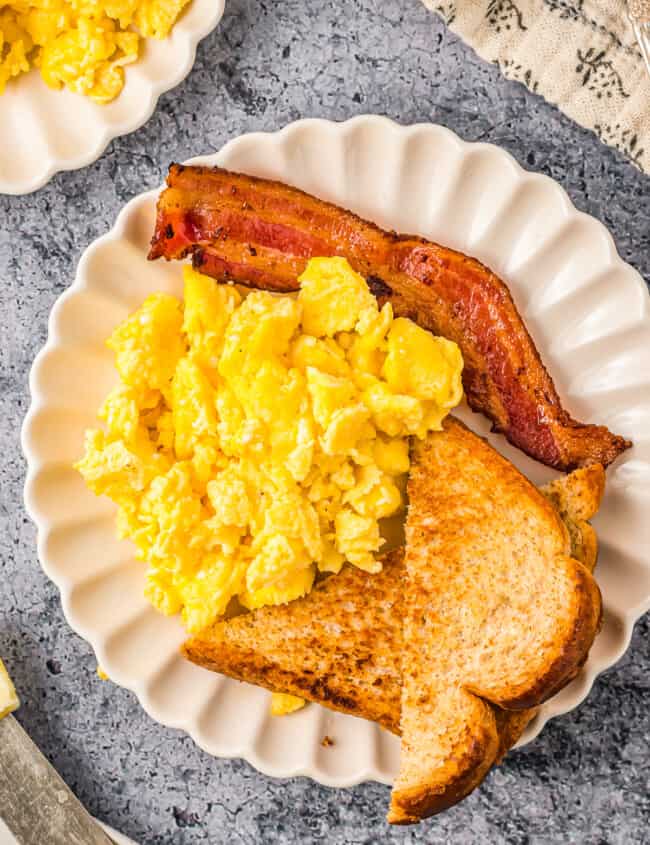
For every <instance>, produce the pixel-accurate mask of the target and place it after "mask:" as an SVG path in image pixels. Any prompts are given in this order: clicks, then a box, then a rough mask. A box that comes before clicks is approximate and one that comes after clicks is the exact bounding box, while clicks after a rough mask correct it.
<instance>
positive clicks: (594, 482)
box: [184, 421, 604, 824]
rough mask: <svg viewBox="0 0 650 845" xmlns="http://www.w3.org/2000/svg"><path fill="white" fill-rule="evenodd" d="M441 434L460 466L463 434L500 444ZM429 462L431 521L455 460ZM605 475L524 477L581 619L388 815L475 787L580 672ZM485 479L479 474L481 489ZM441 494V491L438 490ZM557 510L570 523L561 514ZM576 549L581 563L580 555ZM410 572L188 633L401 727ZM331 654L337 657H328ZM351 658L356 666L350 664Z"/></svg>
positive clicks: (245, 668) (210, 660)
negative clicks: (546, 480)
mask: <svg viewBox="0 0 650 845" xmlns="http://www.w3.org/2000/svg"><path fill="white" fill-rule="evenodd" d="M435 436H436V437H442V438H446V439H448V440H451V441H452V443H451V447H450V451H451V452H453V453H454V454H455V455H456V458H458V461H459V462H457V463H455V464H452V465H451V466H450V467H449V471H453V469H454V467H455V469H456V470H458V467H459V466H461V465H462V462H460V461H461V460H462V459H461V449H460V445H459V444H460V443H461V442H465V441H464V440H463V438H468V442H469V444H470V446H471V450H476V449H478V450H479V452H480V454H481V455H483V454H484V450H485V449H489V447H487V446H486V445H485V444H483V442H482V441H480V440H479V438H477V437H476V436H475V435H473V434H471V432H468V431H467V430H466V429H464V428H463V427H461V426H460V424H459V423H454V422H453V421H450V423H449V425H448V427H447V428H446V431H445V434H441V435H435ZM476 441H478V443H479V444H481V445H477V442H476ZM489 452H490V453H491V452H492V450H489ZM430 457H431V456H427V455H423V456H420V457H418V458H417V462H418V464H419V465H420V466H421V469H422V473H423V476H424V482H423V483H424V484H425V490H424V491H421V492H422V495H423V496H425V499H426V502H427V503H428V504H426V506H424V507H423V506H422V503H421V502H420V504H417V505H414V501H413V498H414V497H412V503H411V507H412V508H415V511H417V509H419V510H420V511H422V514H421V516H422V518H423V519H424V520H426V519H427V518H428V517H429V516H430V515H431V508H430V506H429V505H430V504H431V503H430V501H429V499H428V498H426V497H427V496H429V494H430V493H431V490H430V489H429V488H430V487H431V485H432V484H434V485H435V484H437V483H442V484H444V483H445V480H444V473H442V474H441V473H440V472H439V462H440V461H444V456H439V457H438V459H437V461H436V462H433V463H430V462H429V461H430ZM489 457H490V459H491V457H492V456H491V455H490V456H489ZM500 461H503V459H501V458H499V459H498V460H497V462H496V466H497V468H499V466H500ZM504 463H506V464H507V462H504ZM506 470H507V472H506V473H505V474H504V475H503V476H502V478H507V479H509V481H510V482H511V483H514V484H516V485H520V484H521V483H522V477H521V476H520V475H519V473H517V471H516V470H514V474H511V473H510V467H509V465H507V466H506ZM414 474H416V470H415V469H414ZM603 480H604V472H603V469H602V467H599V466H593V467H589V468H586V469H584V470H578V471H576V472H574V473H573V474H572V475H570V476H568V477H566V478H560V479H558V480H557V481H555V482H552V484H551V485H547V487H546V488H543V490H542V492H543V493H544V495H545V496H546V499H543V498H542V497H541V496H540V495H539V493H538V492H537V491H536V490H535V489H534V488H532V485H528V482H526V481H525V479H523V481H524V482H525V487H524V492H525V496H527V497H532V501H533V503H534V507H533V510H534V512H535V513H537V514H543V515H544V517H543V519H544V525H545V526H547V527H548V526H550V531H551V533H553V534H554V535H555V536H556V540H557V542H559V543H560V545H561V546H562V551H561V553H560V554H559V555H558V556H557V560H554V561H553V563H552V565H553V566H554V567H559V568H560V570H561V571H564V572H566V573H567V575H568V577H570V578H571V579H573V589H572V591H571V592H570V594H569V598H568V599H567V601H566V604H567V608H568V613H569V614H570V621H571V623H572V624H571V625H568V626H567V627H566V628H565V630H564V634H563V640H562V648H559V649H557V650H556V652H555V654H554V656H553V659H552V660H550V661H549V662H548V663H547V664H545V665H544V667H543V671H540V673H539V675H537V676H536V677H535V678H534V679H533V680H534V683H528V686H527V687H526V688H525V689H522V688H521V687H520V686H519V687H516V688H515V687H513V688H512V689H507V690H505V691H503V690H502V691H501V693H502V694H501V696H500V697H499V699H498V704H500V705H501V706H498V705H497V704H496V703H494V702H493V701H483V700H482V701H481V702H479V703H480V705H481V707H482V708H483V711H482V712H483V716H481V718H480V719H476V720H475V721H474V722H473V723H472V725H471V730H470V731H469V736H470V739H469V740H468V742H467V747H465V748H462V749H459V750H458V755H457V757H458V760H460V761H461V765H460V766H459V767H457V768H454V769H453V770H451V769H442V770H441V771H439V772H438V774H436V775H435V776H433V777H431V776H425V778H424V779H423V780H422V779H421V780H418V781H417V782H416V783H414V784H413V785H409V786H408V787H406V788H402V789H400V790H398V791H396V797H395V799H394V803H393V807H392V809H391V813H390V816H389V819H390V821H391V822H393V823H396V824H406V823H409V822H413V821H417V820H419V819H420V818H423V817H424V816H426V815H430V814H432V813H433V812H439V811H440V810H442V809H444V808H446V807H447V806H450V805H451V804H453V803H456V801H458V800H460V799H461V798H462V797H463V796H464V795H466V794H467V793H468V792H470V791H471V790H472V789H473V788H474V787H475V786H477V785H478V784H479V783H480V781H481V780H482V779H483V777H484V776H485V774H486V772H487V771H488V770H489V768H490V766H491V765H492V764H493V763H496V762H498V761H499V760H500V759H501V758H502V757H503V755H504V754H505V753H506V751H507V750H508V749H509V748H510V747H512V745H514V743H515V742H516V741H517V740H518V739H519V737H520V736H521V733H522V732H523V730H524V728H525V726H526V724H527V723H528V721H529V720H530V718H532V717H533V716H534V714H535V709H534V707H533V708H532V709H519V708H522V707H528V706H529V705H535V704H537V703H539V702H541V701H542V700H544V699H545V698H547V697H548V696H549V695H551V694H553V693H554V692H556V691H557V690H558V689H559V688H560V687H561V686H563V685H564V684H565V683H567V682H568V681H569V680H570V679H571V677H573V675H575V673H576V672H577V671H578V669H579V666H580V665H581V663H582V662H583V660H584V659H585V657H586V653H587V650H588V647H589V644H590V642H591V640H592V639H593V634H594V631H595V630H596V628H597V626H598V612H599V607H600V604H599V594H598V590H597V587H596V585H595V582H594V581H593V579H592V578H591V576H590V575H589V572H588V571H587V570H588V569H589V568H590V567H591V566H593V563H594V562H595V543H594V544H593V547H592V545H591V544H590V543H589V542H585V537H587V538H588V537H590V536H591V535H592V534H593V529H591V526H590V525H589V524H588V523H587V522H586V519H588V518H589V517H591V516H593V514H594V513H595V511H596V510H597V508H598V505H599V503H600V498H601V496H602V489H603ZM454 483H458V479H456V481H455V482H454ZM475 483H476V479H475V478H474V477H472V484H475ZM531 489H532V493H531ZM432 495H434V496H435V491H434V492H433V494H432ZM529 500H530V499H529ZM558 511H559V513H560V516H561V517H562V520H561V521H560V520H558V519H557V514H558ZM414 515H415V516H417V512H416V513H415V514H414ZM565 526H566V527H565ZM423 542H424V541H423ZM420 545H422V543H420ZM424 547H425V548H426V542H424ZM569 551H570V552H571V554H572V555H573V557H575V558H579V559H580V561H582V563H581V562H578V561H576V560H572V559H571V558H569V557H568V556H567V553H568V552H569ZM404 577H405V565H404V561H403V553H402V550H396V551H394V552H392V553H391V554H390V555H388V556H386V558H385V563H384V569H383V571H382V572H381V573H379V574H377V575H368V574H367V573H365V572H361V571H360V570H358V569H355V568H354V567H350V566H346V567H344V569H343V571H342V572H341V573H340V574H339V575H337V576H335V577H330V578H327V579H326V580H325V581H323V582H321V583H319V584H317V585H316V587H315V588H314V590H313V591H312V592H311V593H310V594H309V595H308V596H306V597H305V598H303V599H300V600H297V601H295V602H292V603H290V604H289V605H285V606H281V607H274V608H262V609H260V610H258V611H255V612H253V613H250V614H245V615H243V616H240V617H237V618H235V619H232V620H229V621H228V622H222V623H218V624H217V625H215V626H214V627H213V628H211V629H208V630H207V631H205V632H203V633H202V634H200V635H198V636H196V637H194V638H193V639H191V640H188V642H187V643H186V644H185V646H184V653H185V655H186V656H187V657H188V658H189V659H190V660H193V661H194V662H196V663H198V664H199V665H202V666H206V667H207V668H210V669H213V670H215V671H221V672H224V673H226V674H228V675H231V676H233V677H235V678H238V679H240V680H243V681H248V682H252V683H258V684H260V685H261V686H264V687H266V688H268V689H270V690H272V691H278V692H289V693H293V694H295V695H302V696H303V697H305V698H307V699H308V700H311V701H316V702H319V703H321V704H323V705H325V706H326V707H330V708H332V709H335V710H342V711H344V712H347V713H351V714H353V715H356V716H362V717H364V718H369V719H372V720H374V721H377V722H379V723H380V724H382V725H383V726H384V727H386V728H387V729H388V730H390V731H392V732H394V733H396V734H399V733H400V718H401V703H400V694H401V685H402V670H401V667H400V665H399V662H398V660H399V655H400V654H401V652H402V641H403V640H402V617H403V615H404V606H403V601H404V595H403V594H404V583H403V579H404ZM287 631H289V632H298V634H297V639H296V640H295V644H294V640H293V639H291V640H290V641H287V640H286V633H285V632H287ZM319 650H320V651H319ZM374 652H379V655H377V654H374ZM328 653H329V654H330V655H331V660H329V659H328V660H326V661H325V663H321V662H319V661H320V660H321V658H322V656H323V654H325V655H327V654H328ZM315 655H316V656H317V658H318V659H317V660H316V659H315ZM341 656H343V660H348V662H346V663H341V662H340V661H339V657H341ZM346 673H347V674H346ZM350 673H351V675H350ZM465 688H469V685H467V684H466V685H465ZM475 692H484V691H481V690H478V689H477V690H475ZM492 698H494V696H492ZM475 700H477V701H478V699H475ZM504 707H508V708H515V709H511V710H506V709H504ZM485 713H488V714H489V715H487V716H486V715H485ZM495 737H496V739H495ZM425 775H426V772H425ZM441 777H442V780H441Z"/></svg>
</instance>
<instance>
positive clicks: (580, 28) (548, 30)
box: [424, 0, 650, 173]
mask: <svg viewBox="0 0 650 845" xmlns="http://www.w3.org/2000/svg"><path fill="white" fill-rule="evenodd" d="M637 2H639V0H637ZM641 2H650V0H641ZM424 3H425V5H426V6H428V7H429V8H430V9H432V10H433V11H434V12H437V14H439V15H440V16H441V17H442V18H443V19H444V20H445V22H446V23H447V24H448V26H449V27H450V28H451V29H452V30H453V31H454V32H456V33H457V34H458V35H459V36H460V37H461V38H463V39H464V40H465V41H467V43H468V44H470V45H471V46H472V47H473V48H474V49H475V50H476V52H477V53H478V54H479V55H480V56H481V57H482V58H484V59H487V60H488V61H491V62H494V63H496V64H497V65H498V66H499V68H500V69H501V71H502V72H503V73H504V74H505V76H507V77H508V78H509V79H514V80H517V81H518V82H523V83H524V85H526V86H527V87H528V88H530V90H531V91H534V92H535V93H537V94H541V95H542V96H543V97H545V98H546V99H547V100H548V101H549V102H551V103H555V104H556V105H557V106H559V108H561V109H562V111H564V112H565V113H566V114H568V115H569V117H571V118H573V120H575V121H577V122H578V123H580V124H582V125H583V126H586V127H587V128H588V129H592V130H593V131H594V132H595V133H596V134H597V135H598V137H599V138H600V139H601V140H602V141H604V142H605V143H606V144H610V145H612V146H614V147H616V148H617V149H619V150H621V151H622V152H623V153H625V155H627V156H628V157H629V158H630V159H632V161H633V162H634V163H635V164H636V165H637V166H638V167H640V168H641V169H642V170H645V171H646V172H647V173H650V77H648V73H647V71H646V67H645V64H644V61H643V58H642V56H641V52H640V50H639V48H638V45H637V43H636V40H635V37H634V33H633V31H632V27H631V25H630V22H629V20H628V17H627V9H626V3H625V0H424Z"/></svg>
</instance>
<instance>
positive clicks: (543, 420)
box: [148, 164, 631, 472]
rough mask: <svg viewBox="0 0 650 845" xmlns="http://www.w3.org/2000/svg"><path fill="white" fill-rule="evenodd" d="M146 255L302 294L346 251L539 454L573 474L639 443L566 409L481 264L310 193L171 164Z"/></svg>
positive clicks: (521, 443)
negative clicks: (443, 343)
mask: <svg viewBox="0 0 650 845" xmlns="http://www.w3.org/2000/svg"><path fill="white" fill-rule="evenodd" d="M167 186H168V187H167V188H166V189H165V190H164V191H163V192H162V193H161V195H160V197H159V199H158V205H157V218H156V226H155V231H154V235H153V238H152V241H151V250H150V252H149V256H148V257H149V259H150V260H154V259H156V258H160V257H164V258H165V259H167V260H172V259H182V258H185V257H186V256H188V255H191V256H192V258H193V263H194V266H195V267H196V268H197V269H199V270H201V272H203V273H206V274H207V275H210V276H212V277H214V278H215V279H217V280H219V281H226V280H232V281H235V282H238V283H241V284H244V285H249V286H253V287H257V288H263V289H267V290H272V291H291V290H295V289H296V288H297V281H296V280H297V277H298V276H299V275H300V274H301V273H302V271H303V270H304V268H305V265H306V262H307V260H308V259H309V258H312V257H316V256H332V255H340V256H344V257H345V258H347V260H348V261H349V262H350V264H351V265H352V267H354V269H355V270H357V271H358V272H359V273H361V274H362V275H364V276H365V277H366V278H367V279H368V282H369V285H370V287H371V289H372V290H373V292H374V293H375V295H376V296H377V298H378V300H379V301H380V303H383V302H384V301H386V300H389V301H390V302H391V303H392V306H393V309H394V312H395V314H396V315H398V316H405V317H410V318H411V319H413V320H415V321H416V322H417V323H418V324H419V325H421V326H423V327H424V328H426V329H429V330H430V331H432V332H434V333H435V334H439V335H443V336H444V337H447V338H450V339H451V340H454V341H456V343H457V344H458V345H459V346H460V348H461V351H462V353H463V358H464V361H465V368H464V372H463V383H464V388H465V393H466V396H467V401H468V403H469V405H470V407H471V408H472V409H473V410H475V411H481V412H482V413H484V414H485V415H486V416H487V417H488V418H489V419H490V420H491V421H492V424H493V426H492V427H493V430H495V431H499V432H502V433H503V434H504V435H505V436H506V437H507V438H508V440H509V441H510V442H511V443H512V444H514V445H515V446H517V447H519V448H520V449H521V450H522V451H524V452H525V453H526V454H528V455H530V456H531V457H532V458H535V459H537V460H538V461H541V462H542V463H544V464H547V465H548V466H551V467H554V468H555V469H558V470H563V471H565V472H568V471H570V470H572V469H575V468H577V467H580V466H586V465H589V464H591V463H601V464H603V465H604V466H607V465H608V464H610V463H611V462H612V461H613V460H615V459H616V457H618V455H620V454H621V452H623V451H624V450H625V449H627V448H628V447H629V446H630V445H631V443H630V442H629V441H628V440H626V439H625V438H623V437H620V436H618V435H616V434H612V433H611V432H610V431H609V430H608V429H607V428H606V427H605V426H600V425H588V424H585V423H581V422H578V421H576V420H574V419H573V418H572V417H571V416H570V414H569V413H568V412H567V411H566V410H565V409H564V408H563V407H562V404H561V402H560V399H559V397H558V394H557V391H556V389H555V386H554V384H553V381H552V379H551V377H550V376H549V374H548V372H547V371H546V369H545V367H544V365H543V363H542V361H541V359H540V356H539V353H538V352H537V349H536V348H535V345H534V343H533V340H532V338H531V337H530V335H529V333H528V331H527V329H526V327H525V325H524V323H523V321H522V319H521V317H520V315H519V313H518V312H517V309H516V307H515V304H514V302H513V300H512V296H511V295H510V292H509V290H508V288H507V286H506V285H505V284H504V283H503V282H502V281H501V280H500V279H499V278H498V277H497V276H496V275H495V274H494V273H492V272H491V270H489V269H488V268H487V267H485V266H484V265H483V264H481V263H480V262H479V261H477V260H476V259H474V258H470V257H468V256H466V255H463V254H462V253H460V252H456V251H455V250H451V249H447V248H446V247H443V246H440V245H438V244H435V243H432V242H430V241H427V240H425V239H423V238H420V237H417V236H413V235H398V234H396V233H394V232H386V231H383V230H382V229H380V228H379V227H378V226H376V225H375V224H373V223H369V222H367V221H365V220H363V219H361V218H360V217H358V216H357V215H355V214H353V213H352V212H350V211H346V210H344V209H342V208H339V207H338V206H335V205H333V204H331V203H328V202H325V201H323V200H320V199H317V198H316V197H313V196H311V195H309V194H306V193H304V192H303V191H300V190H298V189H297V188H293V187H291V186H289V185H285V184H283V183H280V182H274V181H271V180H267V179H260V178H256V177H253V176H247V175H244V174H240V173H234V172H231V171H228V170H224V169H222V168H206V167H196V166H184V165H179V164H172V165H171V167H170V169H169V174H168V177H167Z"/></svg>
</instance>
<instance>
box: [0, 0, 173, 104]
mask: <svg viewBox="0 0 650 845" xmlns="http://www.w3.org/2000/svg"><path fill="white" fill-rule="evenodd" d="M188 2H189V0H12V2H10V3H3V4H0V94H2V92H3V91H4V88H5V85H6V84H7V82H8V81H9V80H10V79H11V78H12V77H14V76H18V75H19V74H21V73H26V72H27V71H28V70H29V69H30V68H32V67H38V68H40V71H41V75H42V76H43V79H44V80H45V82H46V83H47V85H49V86H50V88H62V87H63V86H65V87H67V88H69V89H70V90H71V91H74V92H76V93H78V94H86V95H87V96H88V97H90V98H91V99H92V100H94V101H95V102H97V103H108V102H110V100H113V99H114V98H115V97H116V96H117V95H118V94H119V93H120V91H121V90H122V88H123V86H124V65H127V64H130V63H131V62H135V61H136V60H137V58H138V52H139V49H140V44H141V41H142V39H143V38H166V37H167V35H169V33H170V31H171V29H172V27H173V25H174V23H175V22H176V19H177V18H178V16H179V14H180V13H181V11H182V9H183V7H184V6H185V5H186V3H188Z"/></svg>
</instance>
